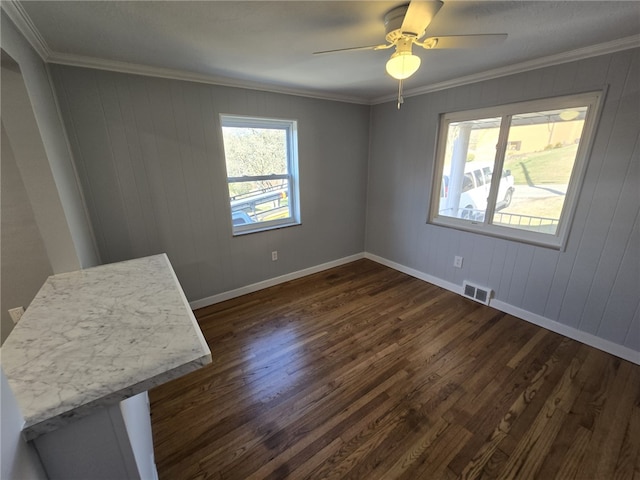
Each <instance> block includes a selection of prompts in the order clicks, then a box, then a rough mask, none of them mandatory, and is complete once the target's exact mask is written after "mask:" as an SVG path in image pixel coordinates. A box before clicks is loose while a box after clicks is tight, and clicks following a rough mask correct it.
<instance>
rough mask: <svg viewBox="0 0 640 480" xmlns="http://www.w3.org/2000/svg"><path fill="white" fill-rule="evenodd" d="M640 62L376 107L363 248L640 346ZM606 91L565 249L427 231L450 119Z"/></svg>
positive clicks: (612, 58) (562, 71) (622, 55)
mask: <svg viewBox="0 0 640 480" xmlns="http://www.w3.org/2000/svg"><path fill="white" fill-rule="evenodd" d="M639 65H640V50H639V49H634V50H627V51H623V52H618V53H615V54H609V55H603V56H598V57H593V58H590V59H586V60H581V61H576V62H571V63H567V64H563V65H557V66H552V67H548V68H544V69H538V70H533V71H530V72H525V73H521V74H518V75H512V76H509V77H504V78H500V79H495V80H489V81H484V82H480V83H476V84H472V85H466V86H462V87H459V88H454V89H450V90H445V91H439V92H435V93H430V94H425V95H421V96H417V97H410V98H407V100H406V102H405V104H404V105H403V107H402V110H401V111H400V112H398V111H397V110H396V108H395V103H393V102H391V103H388V104H383V105H377V106H374V107H373V111H372V127H371V133H370V135H371V142H372V147H371V158H370V161H369V187H368V203H367V238H366V248H365V250H366V251H367V252H369V253H372V254H374V255H377V256H379V257H382V258H385V259H387V260H390V261H392V262H395V263H398V264H400V265H404V266H406V267H409V268H412V269H415V270H418V271H419V272H423V273H425V274H428V275H431V276H433V277H436V278H439V279H442V280H443V281H445V282H450V283H453V284H456V285H461V284H462V281H463V280H465V279H466V280H470V281H472V282H475V283H477V284H479V285H483V286H487V287H489V288H492V289H493V290H494V291H495V292H496V294H495V295H496V298H497V300H499V301H502V302H504V303H506V304H509V305H512V306H514V307H518V308H521V309H524V310H526V311H528V312H532V313H533V314H536V315H540V316H542V317H544V318H546V319H550V320H553V321H557V322H559V323H561V324H563V325H566V326H569V327H573V328H575V329H578V330H580V331H582V332H586V333H588V334H591V335H594V336H596V337H599V338H603V339H605V340H608V341H611V342H614V343H616V344H619V345H623V346H626V347H628V348H630V349H632V350H636V351H638V350H640V225H639V219H638V216H639V211H640V193H639V192H640V151H639V149H640V145H639V142H638V139H639V135H640V108H639V106H640V74H639ZM605 88H606V89H607V95H606V101H605V103H604V107H603V110H602V115H601V119H600V123H599V126H598V128H597V134H596V138H595V143H594V146H593V151H592V155H591V158H590V160H589V164H588V168H587V172H586V178H585V181H584V184H583V187H582V191H581V193H580V197H579V203H578V208H577V211H576V215H575V218H574V222H573V225H572V227H571V232H570V236H569V242H568V246H567V248H566V251H563V252H558V251H556V250H552V249H548V248H542V247H535V246H531V245H526V244H521V243H517V242H511V241H507V240H501V239H496V238H490V237H485V236H481V235H475V234H471V233H466V232H461V231H457V230H453V229H448V228H442V227H436V226H432V225H428V224H426V222H425V220H426V218H427V212H428V207H429V195H430V186H431V182H432V178H433V164H434V153H435V139H436V131H437V128H438V116H439V114H440V113H443V112H452V111H458V110H466V109H472V108H480V107H485V106H490V105H499V104H503V103H510V102H518V101H523V100H528V99H535V98H543V97H553V96H558V95H566V94H571V93H579V92H585V91H594V90H602V89H605ZM454 255H461V256H463V257H464V263H463V268H462V269H455V268H453V257H454Z"/></svg>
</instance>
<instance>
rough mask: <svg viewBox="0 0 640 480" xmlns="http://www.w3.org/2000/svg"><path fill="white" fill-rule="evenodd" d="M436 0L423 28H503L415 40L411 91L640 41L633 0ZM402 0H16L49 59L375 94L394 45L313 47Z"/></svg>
mask: <svg viewBox="0 0 640 480" xmlns="http://www.w3.org/2000/svg"><path fill="white" fill-rule="evenodd" d="M444 1H445V4H444V6H443V7H442V9H441V10H440V12H439V13H438V14H437V16H436V17H435V19H434V21H433V22H432V23H431V25H430V26H429V28H428V29H427V36H437V35H447V34H448V35H454V34H469V33H474V34H475V33H507V34H508V38H507V40H506V41H505V42H504V43H502V44H500V45H497V46H492V47H486V48H481V49H472V50H446V51H445V50H431V51H426V50H420V51H417V50H418V49H415V47H414V53H417V54H419V55H420V56H421V57H422V66H421V68H420V70H419V71H418V73H417V74H415V75H414V76H413V77H411V78H410V79H409V80H407V81H406V82H405V90H406V91H408V93H409V94H410V93H411V91H412V90H413V92H419V91H425V89H429V88H435V86H437V85H443V84H445V83H446V82H455V81H459V80H460V79H461V78H462V77H467V76H472V77H471V78H479V77H480V76H481V75H479V74H484V76H491V75H492V73H498V72H502V73H508V72H511V71H518V70H524V69H527V68H532V67H534V66H540V65H544V64H545V62H546V63H547V64H548V63H553V62H555V63H557V62H559V61H562V59H565V58H571V55H567V54H566V52H572V53H573V55H574V56H575V55H576V54H579V55H582V56H587V55H589V54H593V52H598V51H599V50H598V48H595V49H593V48H587V47H592V46H596V45H597V46H600V48H601V49H602V48H604V47H605V46H606V48H608V49H609V50H611V49H614V50H615V49H621V48H629V47H630V46H633V45H640V2H638V1H623V2H616V1H606V0H601V1H566V2H555V1H553V2H552V1H536V2H528V1H508V2H504V1H457V0H444ZM3 3H6V2H3ZM403 3H406V1H405V2H403V1H402V0H400V1H391V2H389V1H351V2H345V1H278V2H276V1H226V2H224V1H52V0H49V1H24V0H23V1H22V2H13V6H14V7H17V8H16V9H14V10H15V11H18V12H19V13H20V15H19V16H21V17H22V19H23V20H26V22H25V24H26V25H29V22H31V29H32V30H35V36H33V35H32V37H33V38H36V39H38V35H39V39H38V41H39V42H40V43H41V47H42V48H41V51H44V52H45V53H44V56H46V57H47V58H46V59H47V60H48V61H52V62H58V63H68V64H76V65H94V66H99V67H103V68H111V69H119V70H124V71H140V72H146V73H156V74H160V75H166V76H178V77H186V78H194V79H200V80H205V81H206V80H211V81H213V82H214V83H223V84H238V85H246V86H254V87H264V88H266V89H270V90H276V91H292V92H299V93H304V94H309V95H314V96H319V97H325V98H337V99H346V100H350V101H355V102H362V103H372V102H373V103H375V102H377V101H381V100H383V99H386V98H391V97H393V95H394V94H395V92H396V90H397V81H395V80H393V79H392V78H390V77H389V76H388V75H387V74H386V73H385V69H384V65H385V62H386V60H387V58H388V57H389V55H390V53H391V52H392V50H382V51H370V50H364V51H362V50H361V51H354V52H342V53H336V54H331V55H313V54H312V53H313V52H314V51H318V50H329V49H337V48H343V47H351V46H361V45H376V44H380V43H384V35H385V30H384V24H383V17H384V14H385V13H386V12H387V11H389V10H390V9H392V8H393V7H395V6H398V5H402V4H403ZM15 16H16V15H15V14H14V15H12V18H14V17H15ZM14 19H15V18H14ZM23 28H24V27H23ZM463 79H464V78H463Z"/></svg>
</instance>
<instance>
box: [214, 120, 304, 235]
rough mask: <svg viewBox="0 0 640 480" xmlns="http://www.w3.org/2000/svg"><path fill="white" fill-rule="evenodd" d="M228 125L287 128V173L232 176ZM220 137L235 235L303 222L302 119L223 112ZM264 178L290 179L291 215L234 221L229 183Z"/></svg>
mask: <svg viewBox="0 0 640 480" xmlns="http://www.w3.org/2000/svg"><path fill="white" fill-rule="evenodd" d="M224 127H232V128H234V127H235V128H262V129H276V130H284V131H285V132H286V146H287V161H286V165H287V173H284V174H272V175H245V176H242V177H230V176H229V173H228V166H227V157H226V150H225V143H224V130H223V128H224ZM220 140H221V144H222V151H223V158H224V167H225V175H226V183H227V199H228V204H227V205H228V208H229V210H228V211H229V220H230V222H231V229H232V232H233V236H238V235H245V234H249V233H256V232H263V231H266V230H273V229H278V228H285V227H291V226H294V225H300V223H301V222H300V201H299V199H300V191H299V178H298V177H299V175H298V122H297V120H290V119H282V118H267V117H254V116H245V115H235V114H226V113H222V114H220ZM261 180H287V182H288V186H289V198H288V202H289V211H290V216H288V217H286V218H279V219H274V220H266V221H262V222H254V223H246V224H242V225H234V224H233V209H232V208H231V192H230V190H229V186H230V184H231V183H234V182H249V181H261Z"/></svg>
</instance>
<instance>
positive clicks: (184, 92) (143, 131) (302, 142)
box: [51, 65, 369, 301]
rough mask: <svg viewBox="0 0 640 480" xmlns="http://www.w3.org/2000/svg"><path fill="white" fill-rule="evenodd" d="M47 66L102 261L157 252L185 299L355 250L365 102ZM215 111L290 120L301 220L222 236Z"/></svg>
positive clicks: (362, 194) (224, 198)
mask: <svg viewBox="0 0 640 480" xmlns="http://www.w3.org/2000/svg"><path fill="white" fill-rule="evenodd" d="M51 70H52V76H53V78H54V84H55V87H56V92H57V95H58V98H59V100H60V106H61V110H62V114H63V118H64V120H65V125H66V127H67V132H68V134H69V139H70V142H71V146H72V150H73V153H74V157H75V161H76V164H77V168H78V174H79V177H80V180H81V183H82V187H83V190H84V193H85V198H86V202H87V205H88V209H89V213H90V215H91V221H92V223H93V227H94V229H95V232H96V237H97V243H98V247H99V250H100V254H101V256H102V260H103V262H105V263H108V262H113V261H119V260H124V259H128V258H134V257H140V256H144V255H150V254H155V253H159V252H166V253H167V254H168V256H169V258H170V260H171V263H172V264H173V266H174V268H175V270H176V274H177V275H178V278H179V279H180V282H181V284H182V286H183V288H184V290H185V292H186V294H187V297H188V298H189V300H191V301H193V300H199V299H202V298H206V297H209V296H212V295H215V294H219V293H223V292H227V291H230V290H233V289H236V288H240V287H244V286H246V285H250V284H253V283H256V282H260V281H263V280H267V279H270V278H273V277H278V276H280V275H284V274H287V273H291V272H296V271H298V270H302V269H305V268H309V267H314V266H316V265H319V264H323V263H326V262H330V261H333V260H336V259H339V258H343V257H348V256H350V255H353V254H357V253H361V252H362V249H363V245H364V219H365V215H364V211H365V202H366V178H367V155H368V138H369V137H368V133H369V107H368V106H363V105H354V104H346V103H341V102H332V101H325V100H316V99H311V98H304V97H296V96H291V95H281V94H275V93H268V92H259V91H253V90H246V89H240V88H230V87H221V86H214V85H205V84H199V83H193V82H186V81H179V80H168V79H161V78H152V77H145V76H141V75H130V74H123V73H113V72H106V71H101V70H94V69H87V68H76V67H68V66H62V65H52V66H51ZM221 113H230V114H237V115H249V116H262V117H270V118H285V119H293V120H297V121H298V147H299V152H298V157H299V172H300V197H301V198H300V205H301V220H302V224H301V225H299V226H295V227H289V228H284V229H279V230H272V231H269V232H263V233H259V234H250V235H243V236H239V237H233V236H232V232H231V218H230V213H229V208H230V207H229V200H228V191H227V185H226V170H225V162H224V157H223V147H222V134H221V131H220V120H219V115H220V114H221ZM273 250H277V251H278V261H277V262H273V261H272V260H271V252H272V251H273Z"/></svg>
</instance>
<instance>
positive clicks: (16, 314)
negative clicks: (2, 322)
mask: <svg viewBox="0 0 640 480" xmlns="http://www.w3.org/2000/svg"><path fill="white" fill-rule="evenodd" d="M23 314H24V308H22V307H17V308H11V309H9V316H10V317H11V320H13V323H14V324H16V323H18V322H19V321H20V319H21V318H22V315H23Z"/></svg>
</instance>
